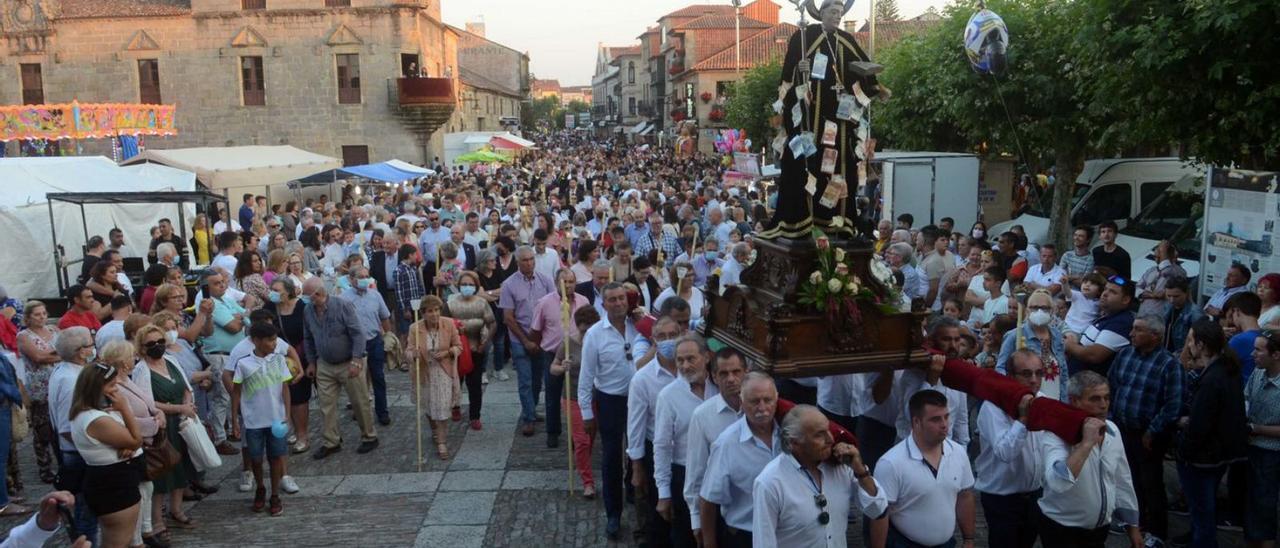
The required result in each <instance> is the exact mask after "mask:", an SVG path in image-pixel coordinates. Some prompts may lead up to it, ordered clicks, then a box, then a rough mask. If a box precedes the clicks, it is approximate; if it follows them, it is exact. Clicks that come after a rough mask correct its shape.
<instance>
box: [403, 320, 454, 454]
mask: <svg viewBox="0 0 1280 548" xmlns="http://www.w3.org/2000/svg"><path fill="white" fill-rule="evenodd" d="M443 309H444V301H441V300H440V298H439V297H436V296H435V295H427V296H426V297H424V298H423V299H422V304H421V305H420V307H419V311H420V314H421V318H422V319H421V320H419V321H418V322H417V323H414V324H413V325H412V326H410V328H409V344H408V347H407V349H406V351H405V352H406V353H407V354H408V356H407V357H408V359H409V360H411V361H412V362H413V367H415V368H417V371H416V372H415V373H414V374H415V375H417V377H416V379H418V383H421V384H420V385H415V386H414V394H415V395H418V394H419V392H420V391H421V390H423V389H424V388H425V390H426V392H425V393H424V394H422V396H425V398H426V401H427V417H428V420H429V421H430V423H431V437H432V438H434V439H435V442H436V452H437V454H439V455H440V458H441V459H442V460H447V459H448V458H449V447H448V445H447V444H446V443H445V442H446V441H447V438H446V434H447V431H446V429H447V427H448V424H449V419H450V417H451V414H452V412H453V407H454V406H455V405H457V404H458V400H459V399H460V398H461V388H460V387H459V386H458V356H459V355H461V354H462V340H461V339H460V338H459V335H458V328H457V327H456V326H455V325H454V324H453V320H451V319H449V318H445V317H443V316H442V315H441V312H442V311H443Z"/></svg>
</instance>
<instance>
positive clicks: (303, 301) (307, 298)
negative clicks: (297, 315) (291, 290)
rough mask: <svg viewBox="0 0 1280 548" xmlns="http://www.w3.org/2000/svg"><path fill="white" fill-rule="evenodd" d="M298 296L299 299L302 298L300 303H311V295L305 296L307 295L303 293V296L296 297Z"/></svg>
mask: <svg viewBox="0 0 1280 548" xmlns="http://www.w3.org/2000/svg"><path fill="white" fill-rule="evenodd" d="M298 298H299V299H300V300H302V304H311V297H309V296H307V295H303V296H301V297H298Z"/></svg>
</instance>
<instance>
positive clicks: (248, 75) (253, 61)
mask: <svg viewBox="0 0 1280 548" xmlns="http://www.w3.org/2000/svg"><path fill="white" fill-rule="evenodd" d="M262 76H263V75H262V58H261V57H241V58H240V93H241V95H242V96H243V98H244V99H243V102H244V106H247V107H248V106H262V105H265V104H267V90H266V86H265V82H264V80H263V78H262Z"/></svg>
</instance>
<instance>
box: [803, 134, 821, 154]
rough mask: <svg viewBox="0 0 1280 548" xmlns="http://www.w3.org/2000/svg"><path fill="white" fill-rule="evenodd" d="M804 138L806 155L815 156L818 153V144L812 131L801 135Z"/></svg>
mask: <svg viewBox="0 0 1280 548" xmlns="http://www.w3.org/2000/svg"><path fill="white" fill-rule="evenodd" d="M800 136H801V137H804V153H805V155H806V156H813V155H814V154H817V153H818V144H817V143H816V142H815V140H814V135H813V132H812V131H806V132H804V133H801V134H800Z"/></svg>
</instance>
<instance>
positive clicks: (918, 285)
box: [884, 231, 928, 299]
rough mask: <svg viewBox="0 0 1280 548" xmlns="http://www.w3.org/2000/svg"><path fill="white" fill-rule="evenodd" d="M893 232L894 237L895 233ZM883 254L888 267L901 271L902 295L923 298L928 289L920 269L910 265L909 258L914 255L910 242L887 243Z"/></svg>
mask: <svg viewBox="0 0 1280 548" xmlns="http://www.w3.org/2000/svg"><path fill="white" fill-rule="evenodd" d="M899 232H901V231H899ZM894 234H895V237H896V235H897V233H896V232H895V233H894ZM909 238H910V236H908V239H909ZM884 256H885V261H887V262H888V263H889V268H892V269H893V270H894V271H896V272H901V273H902V294H903V296H904V297H907V298H908V299H923V298H924V296H925V293H926V292H927V290H928V285H927V284H928V282H927V281H924V282H923V283H922V276H921V275H920V271H919V270H916V268H915V267H914V266H911V259H912V258H913V257H914V256H915V250H914V249H912V247H911V244H909V243H907V242H895V243H892V244H889V249H888V250H887V251H885V254H884Z"/></svg>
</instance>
